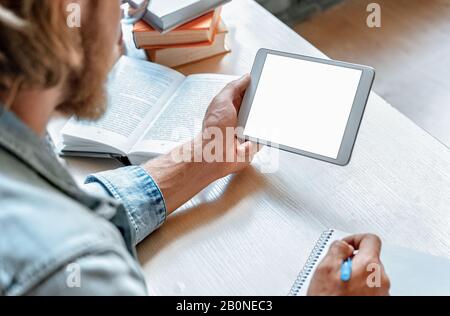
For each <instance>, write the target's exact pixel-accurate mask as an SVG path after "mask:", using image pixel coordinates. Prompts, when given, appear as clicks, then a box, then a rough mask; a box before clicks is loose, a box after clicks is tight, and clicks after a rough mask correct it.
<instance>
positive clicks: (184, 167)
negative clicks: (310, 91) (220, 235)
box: [143, 75, 257, 214]
mask: <svg viewBox="0 0 450 316" xmlns="http://www.w3.org/2000/svg"><path fill="white" fill-rule="evenodd" d="M249 83H250V76H248V75H246V76H244V77H242V78H241V79H239V80H237V81H234V82H232V83H230V84H229V85H228V86H227V87H226V88H225V89H223V90H222V92H221V93H220V94H219V95H218V96H217V97H216V98H215V99H214V100H213V101H212V103H211V105H210V106H209V109H208V111H207V113H206V116H205V119H204V122H203V132H202V133H201V134H200V135H199V136H198V137H196V138H195V139H194V140H193V141H191V142H189V143H188V144H185V145H184V146H180V147H179V148H177V149H175V150H174V151H173V152H172V153H170V154H169V155H165V156H162V157H159V158H157V159H154V160H152V161H149V162H148V163H147V164H145V165H144V166H143V167H144V169H145V170H147V171H148V173H149V174H150V175H152V177H153V178H154V180H155V181H156V183H157V184H158V186H159V188H160V189H161V192H162V194H163V196H164V199H165V202H166V207H167V212H168V214H170V213H172V212H173V211H175V210H176V209H178V208H179V207H180V206H181V205H183V204H184V203H186V202H187V201H188V200H190V199H191V198H193V197H194V196H195V195H196V194H197V193H199V192H200V191H201V190H203V189H204V188H205V187H206V186H208V185H209V184H211V183H212V182H214V181H215V180H218V179H220V178H222V177H225V176H227V175H229V174H233V173H237V172H239V171H242V170H243V169H244V168H246V167H248V166H249V165H250V162H251V161H252V159H253V156H254V155H255V154H256V152H257V146H256V145H254V144H253V143H249V142H247V143H243V144H241V143H240V142H239V141H238V139H237V137H236V134H235V132H236V126H237V122H238V113H239V109H240V107H241V103H242V99H243V96H244V93H245V90H246V89H247V87H248V85H249ZM227 130H228V135H227ZM229 130H231V131H232V132H233V133H231V134H230V133H229ZM217 134H221V135H222V137H219V136H220V135H217ZM230 135H231V136H230ZM211 144H212V145H213V146H211ZM208 148H215V149H214V150H211V151H209V150H207V149H208ZM217 150H219V154H218V152H217ZM198 152H200V154H201V157H197V156H196V153H198ZM209 152H213V155H212V156H214V157H213V158H218V159H212V160H211V161H208V158H211V157H207V156H208V153H209ZM180 158H181V159H180Z"/></svg>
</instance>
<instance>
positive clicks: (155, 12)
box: [133, 0, 231, 33]
mask: <svg viewBox="0 0 450 316" xmlns="http://www.w3.org/2000/svg"><path fill="white" fill-rule="evenodd" d="M133 1H134V2H135V3H139V2H141V1H142V0H133ZM230 1H231V0H170V1H168V0H152V1H150V4H149V6H148V8H147V13H146V14H145V16H144V18H143V19H144V21H145V22H147V23H148V24H150V25H151V26H152V27H153V28H154V29H156V30H158V31H159V32H162V33H166V32H169V31H171V30H173V29H174V28H177V27H178V26H180V25H183V24H185V23H187V22H189V21H192V20H193V19H196V18H198V17H199V16H201V15H203V14H205V13H207V12H210V11H212V10H214V9H216V8H218V7H220V6H221V5H224V4H225V3H227V2H230Z"/></svg>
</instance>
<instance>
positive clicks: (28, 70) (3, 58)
mask: <svg viewBox="0 0 450 316" xmlns="http://www.w3.org/2000/svg"><path fill="white" fill-rule="evenodd" d="M65 4H66V1H65V0H19V1H18V0H0V91H2V90H3V91H9V90H10V89H11V88H12V87H13V85H14V84H15V83H17V82H20V85H21V86H22V87H27V88H34V87H39V88H50V87H53V86H55V85H57V84H58V83H59V82H60V81H61V79H62V78H63V77H64V76H65V75H66V74H67V73H68V72H69V69H72V70H73V69H74V68H77V67H79V65H80V64H81V60H80V58H81V54H80V47H81V43H80V42H81V39H80V33H79V32H78V31H77V30H76V29H71V28H69V27H67V26H66V14H64V12H65Z"/></svg>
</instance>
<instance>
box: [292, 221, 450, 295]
mask: <svg viewBox="0 0 450 316" xmlns="http://www.w3.org/2000/svg"><path fill="white" fill-rule="evenodd" d="M350 235H351V234H348V233H344V232H341V231H338V230H334V229H330V230H328V231H325V232H324V233H323V234H322V235H321V236H320V238H319V240H318V241H317V243H316V245H315V246H314V248H313V250H312V252H311V255H310V257H309V258H308V260H307V262H306V264H305V265H304V267H303V269H302V271H301V272H300V274H299V275H298V277H297V280H296V281H295V283H294V285H293V286H292V289H291V291H290V293H289V295H291V296H305V295H306V294H307V292H308V288H309V285H310V283H311V279H312V277H313V275H314V273H315V272H316V269H317V266H318V265H319V264H320V263H321V262H322V260H323V259H324V257H325V256H326V254H327V253H328V250H329V248H330V245H331V244H332V243H333V241H335V240H342V239H344V238H345V237H348V236H350ZM381 262H382V263H383V266H384V268H385V270H386V273H387V275H388V277H389V279H390V281H391V289H390V294H391V295H394V296H432V295H434V296H444V295H445V296H448V295H450V260H449V259H447V258H441V257H436V256H432V255H428V254H424V253H420V252H417V251H413V250H409V249H406V248H402V247H397V246H392V245H389V244H383V246H382V249H381Z"/></svg>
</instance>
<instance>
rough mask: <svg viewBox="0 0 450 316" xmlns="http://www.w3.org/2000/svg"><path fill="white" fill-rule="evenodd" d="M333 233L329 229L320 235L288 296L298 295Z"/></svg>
mask: <svg viewBox="0 0 450 316" xmlns="http://www.w3.org/2000/svg"><path fill="white" fill-rule="evenodd" d="M333 233H334V229H330V230H327V231H325V232H323V233H322V235H321V236H320V238H319V240H318V241H317V243H316V245H315V246H314V248H313V250H312V251H311V255H310V256H309V258H308V260H307V261H306V263H305V265H304V267H303V269H302V271H301V272H300V274H299V275H298V277H297V279H296V280H295V282H294V285H293V286H292V288H291V291H290V292H289V296H297V295H298V293H299V292H300V290H301V289H302V287H303V285H304V284H305V281H306V280H307V279H308V277H309V275H310V274H311V272H312V270H313V269H314V267H315V265H316V264H317V261H318V260H319V258H320V255H321V254H322V252H323V251H324V250H325V249H326V246H327V244H328V242H329V241H330V239H331V237H332V236H333Z"/></svg>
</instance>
